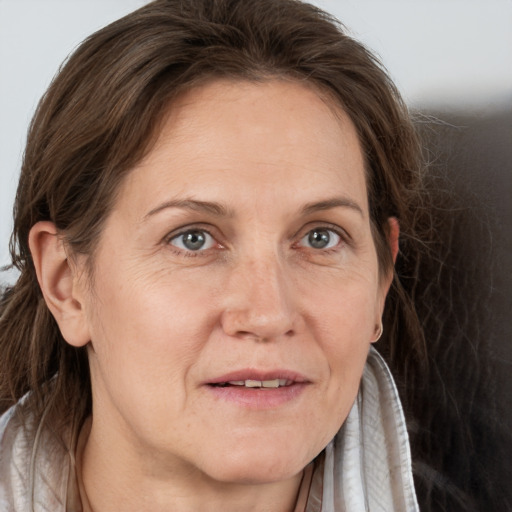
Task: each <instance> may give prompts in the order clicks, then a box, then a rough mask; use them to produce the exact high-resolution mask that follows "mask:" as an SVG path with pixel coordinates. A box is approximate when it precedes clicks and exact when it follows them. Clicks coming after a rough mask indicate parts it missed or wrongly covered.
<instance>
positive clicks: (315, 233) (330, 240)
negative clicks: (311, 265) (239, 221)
mask: <svg viewBox="0 0 512 512" xmlns="http://www.w3.org/2000/svg"><path fill="white" fill-rule="evenodd" d="M340 241H341V237H340V235H338V233H336V232H335V231H333V230H332V229H327V228H316V229H312V230H311V231H309V232H308V233H306V235H305V236H303V237H302V238H301V240H300V244H301V245H303V246H305V247H311V248H313V249H332V248H333V247H336V246H337V245H338V244H339V243H340Z"/></svg>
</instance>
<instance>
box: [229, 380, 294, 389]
mask: <svg viewBox="0 0 512 512" xmlns="http://www.w3.org/2000/svg"><path fill="white" fill-rule="evenodd" d="M228 384H231V385H232V386H245V387H246V388H278V387H280V386H286V385H288V384H290V383H289V382H288V380H286V379H274V380H252V379H247V380H230V381H229V382H228Z"/></svg>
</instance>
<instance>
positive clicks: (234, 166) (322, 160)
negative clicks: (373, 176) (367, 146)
mask: <svg viewBox="0 0 512 512" xmlns="http://www.w3.org/2000/svg"><path fill="white" fill-rule="evenodd" d="M227 185H229V190H228V188H227ZM237 187H238V188H237ZM333 187H334V188H336V189H339V190H340V191H342V192H344V193H347V192H348V193H350V194H351V195H355V196H357V197H356V199H358V200H359V201H362V202H363V203H364V205H363V206H364V207H365V208H366V204H365V203H366V184H365V177H364V158H363V156H362V152H361V148H360V144H359V140H358V137H357V133H356V130H355V128H354V125H353V124H352V122H351V120H350V118H349V117H348V116H347V115H346V114H345V112H344V111H343V110H342V109H341V108H340V107H338V106H337V105H336V104H335V102H334V101H333V100H332V99H331V98H329V97H328V96H327V95H326V94H323V93H322V92H321V91H318V90H316V89H315V88H313V87H311V86H309V85H304V84H301V83H299V82H294V81H279V80H272V81H267V82H263V83H254V82H230V81H215V82H212V83H209V84H206V85H203V86H200V87H197V88H194V89H192V90H190V91H188V92H186V93H184V94H182V95H181V96H180V97H179V98H178V99H176V100H175V101H174V102H173V103H172V105H171V106H170V108H169V112H168V114H167V116H166V118H165V121H164V123H163V124H162V127H161V130H160V133H159V134H158V137H157V139H156V142H155V144H154V146H153V147H152V150H151V151H150V152H149V154H148V155H147V156H146V157H145V159H144V160H143V161H142V162H141V163H140V164H139V165H137V166H136V168H135V169H134V170H133V171H132V172H131V173H130V174H129V176H128V179H127V180H126V182H125V184H124V187H122V188H123V189H124V191H123V190H122V191H121V196H123V195H126V194H131V193H132V192H135V195H136V196H137V197H132V198H131V203H132V204H131V207H132V208H133V207H134V206H140V207H141V208H143V207H144V208H146V209H147V205H142V204H141V205H139V204H138V203H140V202H145V201H147V200H150V201H153V200H155V201H156V200H157V197H160V198H161V199H165V197H163V196H169V195H177V196H180V195H191V196H195V195H196V194H198V193H201V194H206V195H208V196H212V197H207V198H205V199H213V200H216V201H217V200H222V199H226V200H228V199H229V200H231V199H233V197H232V193H233V190H234V189H236V191H237V197H238V198H242V199H243V200H244V201H249V202H250V201H254V200H255V199H256V197H257V199H258V201H263V200H264V198H265V197H267V196H268V197H269V198H270V200H271V201H272V200H274V199H275V198H276V197H277V194H276V192H279V197H280V201H284V202H286V200H287V198H290V199H293V198H297V199H298V197H299V196H302V195H304V196H306V195H310V196H311V195H315V194H318V195H320V196H321V195H325V194H327V195H328V194H329V191H330V190H332V189H333ZM213 196H215V197H213ZM222 196H229V197H224V198H223V197H222ZM309 199H310V200H311V199H316V198H311V197H309Z"/></svg>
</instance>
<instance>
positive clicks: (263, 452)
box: [203, 442, 321, 484]
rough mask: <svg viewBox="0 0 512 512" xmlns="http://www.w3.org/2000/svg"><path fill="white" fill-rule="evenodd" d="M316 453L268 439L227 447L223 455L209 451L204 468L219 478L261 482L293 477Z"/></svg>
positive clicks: (232, 480) (233, 481) (243, 481)
mask: <svg viewBox="0 0 512 512" xmlns="http://www.w3.org/2000/svg"><path fill="white" fill-rule="evenodd" d="M262 444H265V445H266V446H262ZM320 451H321V450H320ZM316 455H317V454H306V453H304V449H303V447H302V446H301V447H289V448H288V449H284V447H283V445H281V446H276V445H275V444H273V443H268V442H267V443H265V442H263V443H254V444H253V445H252V446H247V445H246V446H244V447H243V448H242V449H238V448H232V449H230V450H226V451H225V452H224V453H223V454H222V455H218V456H214V455H212V456H211V457H209V461H208V462H211V463H212V464H211V467H207V468H203V469H204V470H206V471H205V472H206V473H207V474H209V475H210V476H211V477H212V478H214V479H215V480H217V481H220V482H225V483H228V482H231V483H239V484H264V483H272V482H279V481H283V480H287V479H290V478H292V477H294V476H295V475H297V474H298V473H300V472H301V471H302V470H303V469H304V467H305V466H307V465H308V464H309V463H310V462H311V460H313V458H314V457H315V456H316ZM208 466H210V464H208Z"/></svg>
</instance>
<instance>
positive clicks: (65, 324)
mask: <svg viewBox="0 0 512 512" xmlns="http://www.w3.org/2000/svg"><path fill="white" fill-rule="evenodd" d="M28 242H29V247H30V252H31V254H32V259H33V261H34V266H35V269H36V274H37V280H38V281H39V286H40V287H41V291H42V292H43V297H44V300H45V301H46V304H47V306H48V309H49V310H50V311H51V313H52V315H53V316H54V318H55V320H56V321H57V324H58V325H59V328H60V332H61V333H62V336H63V337H64V339H65V340H66V341H67V342H68V343H69V344H70V345H73V346H75V347H81V346H84V345H86V344H87V343H88V342H89V341H90V336H89V329H88V327H87V325H88V324H87V321H86V315H85V310H84V308H83V304H82V302H83V301H82V299H81V293H80V291H81V289H82V288H83V285H81V280H80V279H79V278H78V276H77V275H76V274H77V269H76V268H75V267H74V266H73V265H71V262H70V261H69V259H68V256H67V253H66V250H65V247H64V243H63V241H62V238H61V237H60V236H59V234H58V232H57V228H56V227H55V224H53V223H52V222H38V223H37V224H35V225H34V226H32V229H31V230H30V234H29V238H28Z"/></svg>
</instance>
